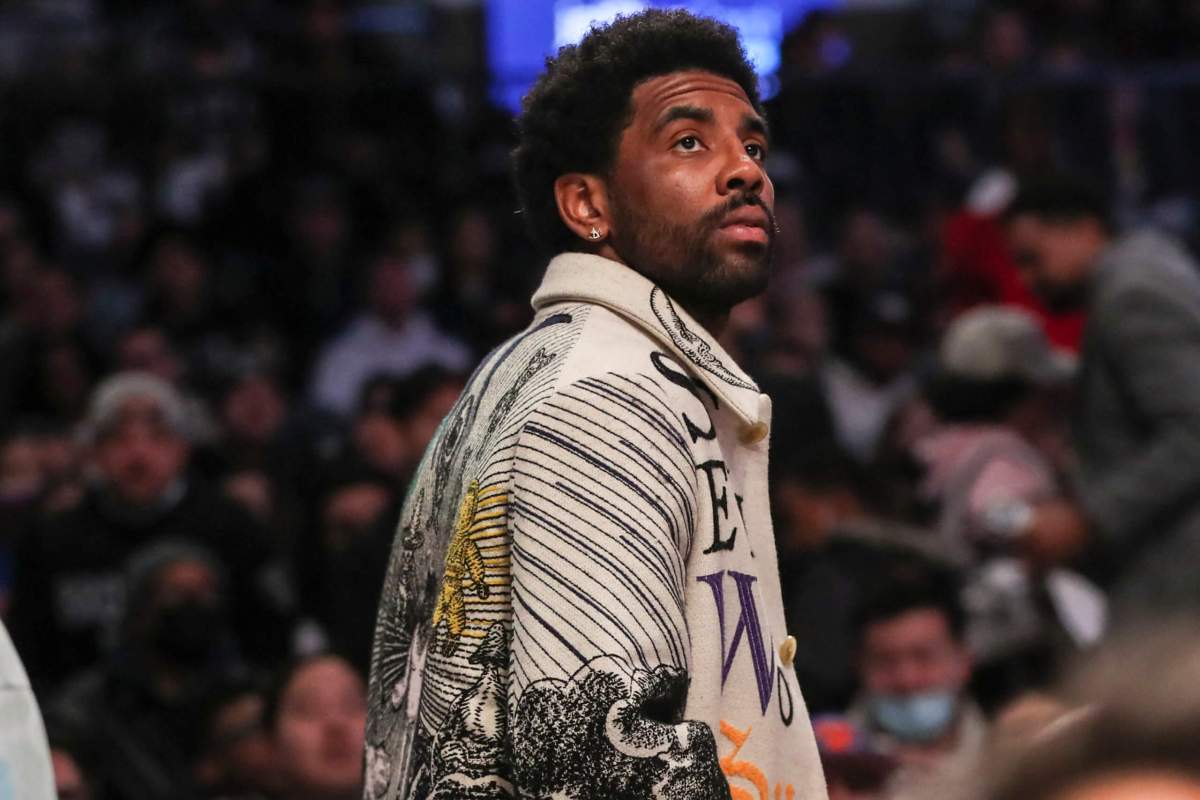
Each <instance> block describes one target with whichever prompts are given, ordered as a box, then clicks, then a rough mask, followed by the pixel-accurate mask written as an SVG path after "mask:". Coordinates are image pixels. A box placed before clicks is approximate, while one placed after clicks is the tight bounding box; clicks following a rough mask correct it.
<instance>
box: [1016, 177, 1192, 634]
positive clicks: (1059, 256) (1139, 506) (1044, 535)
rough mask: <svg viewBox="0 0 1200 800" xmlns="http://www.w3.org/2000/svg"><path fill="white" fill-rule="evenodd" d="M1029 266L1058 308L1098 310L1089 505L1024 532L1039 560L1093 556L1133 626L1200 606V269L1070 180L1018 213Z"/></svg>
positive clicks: (1085, 482) (1092, 338)
mask: <svg viewBox="0 0 1200 800" xmlns="http://www.w3.org/2000/svg"><path fill="white" fill-rule="evenodd" d="M1008 233H1009V237H1010V239H1011V242H1012V246H1013V250H1014V252H1016V254H1017V256H1018V261H1019V262H1020V263H1021V264H1022V266H1023V268H1024V269H1025V271H1026V275H1027V277H1028V279H1029V280H1030V282H1031V283H1033V285H1034V286H1035V287H1036V288H1037V290H1038V291H1039V292H1040V293H1041V294H1042V295H1043V296H1044V297H1046V298H1047V299H1048V301H1049V302H1050V303H1051V304H1052V305H1055V306H1060V307H1061V306H1068V307H1080V306H1084V305H1086V307H1087V308H1088V313H1089V324H1088V329H1087V334H1086V336H1085V341H1084V347H1083V352H1084V356H1083V364H1082V379H1081V383H1080V386H1079V407H1078V409H1077V411H1076V413H1075V415H1074V416H1075V423H1076V424H1075V428H1076V430H1075V433H1076V441H1075V443H1076V446H1077V452H1078V457H1079V466H1080V470H1079V480H1078V504H1076V503H1072V502H1068V501H1065V500H1052V501H1050V502H1047V503H1043V504H1041V505H1039V506H1038V507H1037V508H1036V509H1035V513H1034V515H1033V518H1032V520H1031V522H1030V524H1029V525H1028V527H1027V529H1026V530H1025V531H1024V533H1023V546H1024V547H1025V548H1026V550H1027V553H1028V555H1029V557H1030V558H1031V559H1032V560H1033V561H1034V562H1035V563H1038V564H1041V565H1052V564H1059V563H1063V562H1065V561H1069V560H1070V559H1072V558H1073V557H1076V556H1078V555H1079V554H1080V553H1081V552H1082V551H1083V550H1084V549H1085V547H1089V546H1090V549H1091V551H1092V554H1094V556H1095V558H1096V559H1097V560H1100V561H1101V562H1102V564H1103V565H1106V566H1107V568H1108V569H1107V570H1106V571H1107V575H1106V576H1105V577H1106V578H1107V579H1108V581H1109V582H1110V583H1111V585H1112V590H1113V601H1114V605H1115V611H1116V612H1117V613H1118V614H1121V615H1123V616H1126V617H1128V616H1137V615H1139V614H1142V613H1150V614H1153V613H1156V612H1157V611H1161V610H1163V609H1180V608H1193V609H1194V608H1196V607H1197V606H1198V604H1200V592H1198V591H1197V586H1198V584H1197V582H1196V581H1195V580H1194V576H1193V575H1192V571H1191V568H1190V565H1191V564H1192V563H1194V561H1195V557H1196V554H1197V553H1200V273H1198V271H1197V270H1198V269H1200V268H1198V267H1197V265H1196V262H1195V261H1194V260H1193V259H1192V258H1191V257H1190V256H1189V255H1188V254H1187V253H1186V252H1184V251H1183V250H1182V249H1181V248H1180V247H1179V246H1178V245H1177V244H1176V243H1174V242H1172V241H1170V240H1169V239H1167V238H1165V237H1164V236H1162V235H1160V234H1158V233H1156V232H1153V231H1149V230H1143V231H1137V232H1133V233H1129V234H1126V235H1119V234H1118V233H1117V232H1116V231H1115V230H1114V228H1113V226H1112V223H1111V221H1110V217H1109V213H1108V206H1107V203H1106V201H1105V199H1104V198H1103V196H1101V195H1100V194H1098V193H1096V192H1095V190H1094V189H1092V188H1091V187H1089V186H1088V185H1087V184H1084V183H1081V182H1079V181H1077V180H1075V179H1073V178H1070V177H1051V178H1047V179H1045V180H1043V181H1031V182H1029V183H1028V184H1027V185H1025V186H1024V187H1023V188H1022V192H1021V194H1020V195H1019V196H1018V198H1017V200H1016V201H1015V203H1014V204H1013V206H1012V208H1010V209H1009V213H1008Z"/></svg>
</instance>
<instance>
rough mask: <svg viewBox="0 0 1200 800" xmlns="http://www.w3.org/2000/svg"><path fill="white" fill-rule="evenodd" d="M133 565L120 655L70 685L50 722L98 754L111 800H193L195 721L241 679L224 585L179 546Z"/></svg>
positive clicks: (217, 572)
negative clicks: (217, 694) (226, 685)
mask: <svg viewBox="0 0 1200 800" xmlns="http://www.w3.org/2000/svg"><path fill="white" fill-rule="evenodd" d="M130 563H131V565H130V570H129V579H128V585H129V600H128V603H127V611H126V616H125V617H124V619H123V620H122V621H121V643H120V645H119V647H118V649H117V650H116V652H115V653H114V654H113V656H112V657H111V658H110V659H108V660H107V661H106V662H105V663H104V664H103V665H102V666H101V667H100V668H98V669H95V670H91V671H89V672H86V673H84V674H82V675H80V676H78V677H76V678H75V679H74V680H72V681H71V682H70V683H69V684H68V685H67V686H66V687H65V688H64V690H63V691H62V692H61V693H60V694H59V696H58V699H57V700H56V701H55V702H54V704H53V712H52V713H53V715H54V719H55V720H56V721H57V722H58V723H59V724H61V725H63V726H65V727H67V728H68V729H70V730H73V731H75V732H77V735H79V736H81V737H84V739H85V741H87V743H88V747H89V749H90V750H92V751H93V752H95V753H96V756H97V758H98V761H99V763H100V764H102V765H103V771H104V774H103V780H104V782H105V784H106V786H107V792H106V794H105V796H106V797H112V798H114V800H156V798H163V800H165V799H166V798H190V797H197V796H198V792H197V788H196V787H195V785H194V784H193V782H192V777H191V770H190V764H191V751H192V749H193V747H194V746H195V744H194V742H195V738H196V728H197V720H198V715H199V714H200V711H201V709H202V708H203V706H204V704H205V702H206V701H207V698H208V696H209V693H210V692H211V688H210V687H211V686H213V685H214V684H219V683H220V682H221V681H223V680H225V679H226V677H227V676H230V675H234V674H236V672H237V671H238V670H239V669H240V660H239V656H238V653H237V651H236V646H235V644H234V639H233V635H232V631H231V626H230V621H229V599H228V594H227V591H226V588H225V584H224V576H223V575H222V570H221V567H220V565H218V564H217V563H216V561H214V560H213V558H212V556H211V555H210V554H208V553H206V552H204V551H203V550H200V549H199V548H196V547H193V546H190V545H183V544H176V543H173V542H163V543H160V544H154V545H151V546H149V547H148V548H146V549H145V550H143V551H140V552H139V553H137V554H136V555H135V556H134V557H133V558H131V562H130Z"/></svg>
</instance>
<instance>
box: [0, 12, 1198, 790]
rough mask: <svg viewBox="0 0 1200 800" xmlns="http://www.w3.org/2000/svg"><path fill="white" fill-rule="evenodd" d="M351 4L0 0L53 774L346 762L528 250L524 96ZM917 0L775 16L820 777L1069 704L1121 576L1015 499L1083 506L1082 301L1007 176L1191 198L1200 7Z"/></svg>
mask: <svg viewBox="0 0 1200 800" xmlns="http://www.w3.org/2000/svg"><path fill="white" fill-rule="evenodd" d="M365 7H366V6H365V4H353V3H341V2H334V1H333V0H309V1H308V2H299V3H295V4H289V3H269V2H265V0H264V1H263V2H228V1H227V0H188V1H187V2H180V3H171V4H161V3H145V2H136V1H135V0H123V1H122V2H110V3H102V2H99V0H59V1H57V2H51V1H50V0H44V1H42V2H34V0H30V1H29V2H24V3H15V4H6V5H5V6H4V7H3V9H0V618H2V619H3V620H4V623H5V625H6V626H7V627H8V629H9V630H10V631H11V633H12V636H13V639H14V641H15V642H16V645H17V647H18V650H19V652H20V654H21V656H22V658H23V660H24V661H25V664H26V667H27V669H28V671H29V673H30V676H31V678H32V680H33V682H34V686H35V688H36V690H37V692H38V696H39V699H40V701H41V703H42V707H43V711H44V713H45V716H46V719H47V725H48V730H49V733H50V739H51V745H52V748H53V754H54V761H55V768H56V776H57V778H58V781H59V788H60V793H61V796H62V797H64V798H67V797H70V798H93V799H95V800H104V799H107V798H112V799H113V800H126V799H129V800H133V799H134V798H137V799H138V800H141V799H142V798H167V797H170V798H188V797H197V798H202V797H205V798H217V797H228V798H254V797H277V798H281V797H288V798H328V800H335V799H336V798H350V797H357V796H358V795H359V794H360V791H361V788H360V787H361V784H360V780H361V778H360V755H361V750H362V729H363V719H364V714H365V711H364V708H365V702H364V697H363V696H364V687H363V680H364V676H365V673H366V669H367V666H368V661H369V656H370V653H369V648H370V641H371V636H372V631H373V626H374V617H375V608H376V604H377V601H378V595H379V590H380V587H381V585H382V582H383V577H384V576H383V570H384V568H385V565H386V561H387V553H388V551H389V549H390V546H391V539H392V533H393V530H394V526H395V521H396V519H397V516H398V507H399V504H400V503H401V502H402V501H403V497H404V491H405V487H406V484H407V480H408V476H409V475H410V474H411V473H412V472H413V470H414V469H415V467H416V464H417V461H418V460H419V459H420V457H421V455H422V452H423V449H424V447H425V444H426V443H427V442H428V441H429V439H430V438H431V437H432V435H433V432H434V430H435V428H436V426H437V425H438V423H439V422H440V420H441V418H442V416H443V415H444V414H445V413H446V412H447V410H448V409H449V407H450V406H451V404H452V403H453V402H454V401H455V399H456V397H457V394H458V392H459V390H460V388H461V387H462V385H463V383H464V380H465V376H466V374H467V371H469V370H470V369H471V368H472V367H473V366H474V364H475V362H476V361H477V360H478V359H479V358H480V357H481V356H482V355H484V354H485V353H486V352H487V351H488V350H490V349H491V348H492V347H494V346H495V345H497V344H498V343H499V342H500V341H502V340H503V339H504V338H505V337H507V336H508V335H510V334H512V333H515V332H516V331H518V330H520V329H521V328H522V327H523V325H524V324H525V323H526V321H527V320H528V319H529V318H530V317H531V310H530V307H529V305H528V297H529V295H530V293H531V291H532V289H533V288H534V287H535V286H536V284H537V281H538V279H539V277H540V272H541V269H542V267H543V263H541V262H540V261H539V260H538V259H537V258H536V257H535V255H534V254H533V252H532V250H531V248H530V246H529V245H528V244H527V243H526V241H525V238H524V236H523V234H522V231H521V226H520V220H519V218H518V217H517V216H516V215H514V213H513V211H514V209H515V208H516V201H515V200H514V198H513V195H512V191H511V188H510V186H509V183H508V177H507V160H506V159H507V153H508V150H509V148H510V147H511V144H512V120H511V117H510V115H509V114H508V113H507V112H504V111H501V110H499V109H497V108H495V107H493V106H492V105H491V104H490V103H489V102H488V100H487V92H486V81H485V80H484V78H483V77H482V76H480V75H465V76H461V77H462V79H461V80H458V81H447V80H441V79H433V78H431V76H430V75H429V74H428V65H424V66H422V65H421V64H415V63H413V60H414V59H413V58H412V57H411V55H410V56H408V57H406V56H405V53H404V49H403V48H397V47H395V43H394V42H390V43H389V42H388V41H387V39H386V37H381V36H379V35H377V34H375V33H371V32H370V31H369V30H366V29H365V28H364V27H363V26H362V25H361V20H362V19H363V14H362V13H361V12H362V11H363V10H364V8H365ZM914 8H915V9H916V10H914ZM905 9H906V10H905V11H904V12H903V13H900V12H885V11H879V10H877V11H876V12H875V14H876V16H874V17H871V19H873V20H874V24H873V25H864V23H863V19H862V15H861V13H846V14H840V13H832V12H831V13H826V12H820V13H813V14H811V15H810V16H809V17H808V18H806V20H805V22H803V23H802V24H801V25H800V27H799V28H797V29H796V30H794V31H793V32H791V33H790V34H789V35H788V37H787V38H786V39H785V41H784V45H783V67H782V68H781V72H780V76H779V78H780V84H779V86H778V87H777V88H778V90H779V91H778V93H777V94H776V95H775V97H774V99H773V100H772V101H771V102H770V109H769V110H770V114H771V118H772V125H773V128H774V137H775V144H774V150H773V155H772V160H771V162H770V163H769V167H770V169H771V171H772V174H773V177H774V179H775V182H776V187H777V191H778V201H777V209H776V212H777V217H778V219H779V223H780V226H781V228H782V232H781V234H780V235H779V237H778V242H777V253H776V256H777V258H776V265H775V275H774V279H773V281H772V285H771V288H770V290H769V291H768V293H767V294H766V295H765V296H763V297H762V298H759V299H757V300H755V301H751V302H749V303H746V304H744V305H742V306H740V307H739V308H738V309H736V311H735V313H734V315H733V319H732V320H731V324H730V327H729V330H728V331H727V332H726V335H725V337H724V342H723V343H724V344H725V345H726V346H727V347H728V349H729V350H730V352H731V353H733V354H734V355H735V357H736V358H737V359H738V360H739V362H740V363H742V364H743V365H744V366H745V367H746V368H747V371H748V372H749V373H750V374H752V375H754V376H755V377H756V378H757V379H758V380H759V381H760V384H761V386H762V387H763V389H764V391H767V392H768V393H770V394H771V395H772V397H773V399H774V404H775V405H774V407H775V412H774V419H775V428H774V430H773V432H772V436H773V439H772V497H773V502H774V505H775V509H774V519H775V526H776V536H777V539H778V542H779V551H780V562H781V570H782V577H783V582H784V593H785V604H786V606H787V611H788V615H789V626H790V628H791V630H792V631H793V633H794V635H795V636H796V638H797V639H798V641H799V650H798V654H797V658H796V664H797V668H798V670H799V673H800V682H801V686H802V687H803V689H804V692H805V696H806V700H807V702H808V703H809V705H810V707H811V708H812V710H813V712H814V714H815V715H816V719H817V729H818V738H819V740H820V743H821V745H822V749H823V753H824V755H825V757H826V768H827V770H828V774H829V776H830V781H831V789H832V791H833V792H834V797H835V798H839V799H840V798H872V797H875V798H883V797H887V798H902V797H953V796H957V795H956V794H955V792H957V791H958V790H957V789H951V788H947V787H951V786H961V785H963V782H964V781H969V780H972V779H975V778H977V777H978V776H979V774H980V770H981V767H980V764H981V759H983V758H984V755H983V754H984V753H985V752H986V751H987V749H988V748H991V747H998V746H1002V745H1004V741H999V740H1000V739H1003V737H998V736H997V731H996V729H994V728H996V727H997V726H996V724H995V723H994V722H993V720H995V719H997V718H1000V719H1001V720H1002V721H1004V727H1003V730H1006V731H1007V730H1009V729H1013V730H1020V726H1021V725H1026V724H1030V725H1034V724H1035V723H1036V725H1035V727H1037V729H1038V730H1045V729H1046V727H1047V726H1048V725H1050V724H1051V723H1053V722H1056V721H1057V722H1061V721H1062V720H1063V719H1064V718H1066V719H1067V721H1068V722H1072V720H1073V722H1072V724H1074V725H1077V726H1078V725H1083V724H1084V723H1081V722H1079V719H1078V717H1077V716H1076V717H1072V716H1071V715H1072V714H1075V713H1076V712H1077V711H1078V710H1079V709H1080V708H1088V707H1089V706H1087V704H1086V703H1085V702H1084V701H1080V700H1078V698H1069V697H1067V696H1066V695H1065V694H1064V695H1061V696H1060V695H1057V694H1053V693H1054V692H1055V691H1057V690H1055V689H1054V688H1053V687H1054V686H1055V685H1056V681H1057V680H1058V678H1059V677H1060V674H1061V667H1062V665H1064V664H1066V663H1070V662H1071V660H1072V659H1073V658H1075V657H1077V656H1079V655H1080V654H1084V653H1088V652H1091V648H1093V647H1096V646H1099V645H1100V644H1101V643H1103V642H1104V641H1105V640H1106V632H1107V631H1108V630H1109V629H1110V628H1111V625H1109V622H1110V617H1111V614H1110V613H1109V612H1110V608H1109V605H1110V602H1109V601H1110V599H1111V598H1110V597H1108V594H1109V592H1108V589H1109V587H1110V586H1112V585H1115V584H1116V583H1119V580H1120V577H1121V576H1120V575H1119V574H1116V575H1114V574H1113V573H1114V568H1113V565H1112V564H1111V563H1109V564H1107V565H1105V566H1106V568H1107V571H1102V574H1103V577H1102V578H1099V577H1096V574H1097V573H1094V572H1093V571H1091V570H1090V569H1088V565H1086V564H1081V563H1080V562H1079V560H1078V559H1075V558H1073V556H1076V555H1078V553H1067V555H1069V556H1072V557H1070V558H1068V557H1063V558H1045V559H1042V561H1041V562H1040V563H1037V564H1036V565H1035V567H1031V566H1030V563H1029V561H1028V559H1025V558H1022V557H1017V556H1016V555H1015V554H1014V552H1013V548H1011V547H1010V546H1007V545H1006V541H1007V540H1006V537H1009V538H1011V537H1012V535H1013V531H1015V530H1017V529H1019V528H1021V527H1022V526H1024V525H1026V524H1027V523H1028V519H1026V517H1027V516H1028V514H1030V513H1032V509H1035V508H1042V507H1044V505H1045V504H1046V503H1048V502H1060V503H1061V504H1062V505H1063V506H1066V507H1067V508H1070V507H1073V506H1071V505H1070V504H1072V503H1075V499H1074V496H1075V494H1076V491H1077V490H1076V489H1075V488H1073V487H1074V483H1073V479H1072V476H1073V474H1074V473H1075V472H1076V471H1077V470H1078V464H1079V455H1080V454H1079V452H1078V448H1079V443H1078V440H1077V439H1076V438H1073V437H1072V436H1071V434H1070V431H1069V428H1070V423H1071V422H1072V420H1073V418H1075V417H1077V416H1078V413H1079V408H1080V405H1079V402H1080V401H1079V399H1078V397H1077V396H1076V395H1075V394H1074V393H1073V392H1072V385H1073V383H1075V382H1076V375H1077V372H1078V370H1077V366H1076V365H1077V362H1078V358H1076V357H1075V355H1074V354H1075V353H1077V352H1078V351H1079V350H1080V347H1081V343H1082V342H1083V338H1084V330H1085V317H1086V315H1085V313H1084V310H1083V309H1082V308H1080V307H1079V306H1077V305H1074V306H1073V305H1070V304H1057V303H1055V302H1052V299H1051V300H1048V299H1047V298H1046V297H1045V296H1043V295H1039V294H1038V293H1037V292H1035V291H1034V287H1031V284H1030V282H1029V281H1028V279H1027V278H1028V275H1027V274H1025V275H1023V272H1022V268H1023V266H1025V267H1027V266H1028V265H1026V264H1024V262H1023V260H1022V259H1023V257H1027V256H1028V254H1026V253H1023V252H1021V251H1019V249H1016V248H1014V246H1013V241H1012V237H1011V233H1012V231H1011V230H1010V228H1011V227H1012V226H1011V225H1009V224H1008V223H1009V222H1011V220H1010V219H1009V218H1008V217H1006V214H1011V212H1012V207H1013V203H1014V202H1016V200H1017V198H1018V196H1019V195H1020V194H1021V191H1022V187H1025V186H1028V185H1029V184H1030V182H1031V181H1033V180H1034V179H1036V178H1040V177H1043V176H1045V175H1047V174H1050V173H1053V172H1058V171H1062V170H1073V171H1075V172H1081V171H1082V172H1086V173H1087V174H1088V175H1090V176H1091V177H1092V179H1093V183H1094V184H1095V185H1096V186H1097V187H1098V188H1099V191H1100V192H1101V193H1102V196H1103V197H1104V198H1105V199H1106V202H1107V205H1108V207H1109V208H1110V209H1111V211H1112V212H1113V217H1112V219H1111V220H1109V219H1108V218H1107V217H1104V218H1103V219H1102V220H1101V219H1099V218H1097V219H1096V220H1094V221H1095V222H1097V224H1099V223H1100V222H1103V224H1104V226H1105V227H1104V230H1105V232H1106V236H1107V234H1108V233H1111V235H1112V237H1116V236H1117V235H1118V234H1119V233H1120V232H1123V231H1126V230H1132V229H1135V228H1140V227H1141V226H1143V225H1147V224H1149V225H1154V226H1156V227H1157V229H1158V230H1159V231H1161V232H1162V234H1161V235H1162V236H1163V237H1164V240H1165V239H1166V237H1167V236H1172V235H1173V236H1175V237H1177V239H1178V240H1180V241H1182V242H1183V244H1182V245H1180V247H1181V248H1183V247H1186V246H1187V245H1188V243H1189V242H1190V241H1191V240H1192V239H1194V238H1195V232H1196V228H1195V226H1194V225H1193V224H1192V222H1193V215H1194V209H1195V207H1196V206H1195V204H1196V201H1197V200H1200V195H1198V194H1197V193H1196V187H1197V186H1200V183H1197V182H1196V181H1195V180H1192V178H1193V177H1197V178H1200V162H1195V156H1194V154H1193V153H1190V152H1188V150H1189V149H1190V147H1189V142H1190V141H1191V138H1190V134H1191V128H1192V126H1193V125H1194V124H1195V122H1194V120H1195V113H1194V104H1191V105H1192V106H1193V110H1192V112H1191V113H1190V114H1189V113H1184V110H1185V109H1186V108H1187V107H1188V105H1189V103H1188V100H1189V98H1190V97H1191V96H1192V94H1194V93H1195V92H1196V91H1197V89H1200V80H1194V79H1193V78H1194V76H1193V75H1192V73H1190V72H1189V69H1190V68H1189V67H1188V66H1187V62H1186V59H1188V58H1191V57H1193V56H1195V55H1196V52H1195V48H1196V47H1197V42H1200V36H1198V35H1197V33H1200V4H1196V3H1185V2H1179V3H1169V2H1121V3H1103V2H1095V1H1094V0H1038V1H1037V2H1034V1H1033V0H1029V1H1028V2H1016V3H1007V4H1004V5H999V4H991V3H984V2H970V0H966V1H965V2H964V1H962V0H958V1H956V2H932V1H931V2H928V3H921V4H909V5H906V6H905ZM476 22H477V23H478V20H476ZM880 31H887V32H890V33H889V35H888V36H884V35H883V34H881V33H880ZM467 38H470V37H467ZM1163 64H1169V65H1174V67H1173V68H1174V70H1175V71H1174V72H1171V71H1169V70H1168V71H1167V72H1162V71H1158V72H1156V71H1155V70H1156V69H1158V68H1160V67H1162V65H1163ZM881 65H883V66H881ZM884 67H886V68H884ZM900 81H904V82H905V83H903V84H900V83H899V82H900ZM898 90H899V91H898ZM1176 112H1179V113H1176ZM1193 172H1194V173H1195V174H1194V175H1193ZM1068 205H1069V203H1068ZM1061 210H1062V209H1061V208H1060V209H1058V211H1061ZM1033 211H1035V212H1038V213H1042V214H1043V215H1045V214H1050V215H1051V216H1053V214H1054V213H1057V212H1056V210H1055V208H1053V207H1051V208H1050V209H1049V211H1047V208H1046V207H1037V208H1034V209H1033ZM1068 211H1069V212H1070V213H1069V214H1068V215H1067V216H1068V217H1070V218H1071V219H1072V220H1076V219H1078V218H1081V217H1082V218H1087V217H1088V214H1089V213H1091V211H1092V210H1091V209H1089V208H1087V207H1081V206H1080V205H1079V204H1078V203H1077V204H1076V205H1075V206H1071V208H1070V209H1068ZM1072 215H1073V216H1072ZM1110 226H1111V227H1110ZM1106 241H1107V239H1106ZM1172 246H1174V245H1172ZM1180 252H1183V250H1182V249H1181V250H1180ZM1025 272H1026V273H1028V270H1027V269H1026V270H1025ZM1085 356H1086V354H1085ZM1085 363H1086V358H1085ZM1198 367H1200V365H1198ZM1170 389H1171V387H1170V386H1167V387H1164V392H1166V393H1168V394H1169V393H1170ZM1075 421H1078V420H1075ZM1080 502H1082V500H1081V501H1080ZM1062 513H1063V514H1066V513H1068V511H1065V510H1064V511H1062ZM1126 522H1127V523H1128V525H1127V527H1129V526H1132V527H1134V528H1136V526H1137V525H1140V524H1149V523H1148V522H1146V521H1145V520H1141V521H1139V520H1138V519H1133V520H1131V521H1126ZM1131 535H1137V534H1136V533H1135V534H1131ZM1085 555H1086V554H1085ZM1085 560H1086V559H1085ZM1119 567H1120V565H1119V563H1118V565H1117V568H1116V569H1115V572H1116V573H1119V572H1120V568H1119ZM1097 691H1098V690H1097ZM1031 693H1036V694H1031ZM1031 719H1032V720H1034V721H1035V722H1034V723H1030V722H1029V720H1031ZM1088 724H1091V723H1088ZM1097 724H1099V723H1097ZM1181 730H1183V728H1181ZM1017 738H1020V737H1019V736H1018V737H1017ZM1077 755H1078V754H1077ZM1080 758H1081V759H1082V756H1080ZM1035 767H1037V765H1036V764H1035V765H1032V766H1028V768H1027V769H1028V770H1034V769H1035ZM1081 769H1082V767H1081ZM1013 774H1014V775H1017V776H1018V777H1019V776H1020V775H1022V774H1024V773H1021V772H1020V770H1016V771H1014V773H1013ZM1031 774H1032V773H1031ZM1013 780H1014V781H1016V780H1017V778H1013ZM1030 780H1032V778H1030ZM931 781H932V782H933V783H932V784H931V783H930V782H931ZM931 785H934V786H940V787H942V788H938V789H930V788H929V787H930V786H931ZM1013 785H1019V784H1015V783H1014V784H1013ZM997 791H998V792H999V791H1001V790H1000V789H997ZM1005 791H1007V790H1005ZM1012 791H1018V790H1016V789H1014V790H1012ZM839 793H840V794H839ZM1001 796H1012V797H1017V796H1021V797H1033V796H1034V795H1033V794H1028V793H1026V794H1019V793H1018V794H1009V795H1003V794H998V795H997V797H1001ZM1046 796H1049V795H1046ZM1064 796H1065V795H1064ZM1080 796H1081V797H1082V795H1080Z"/></svg>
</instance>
